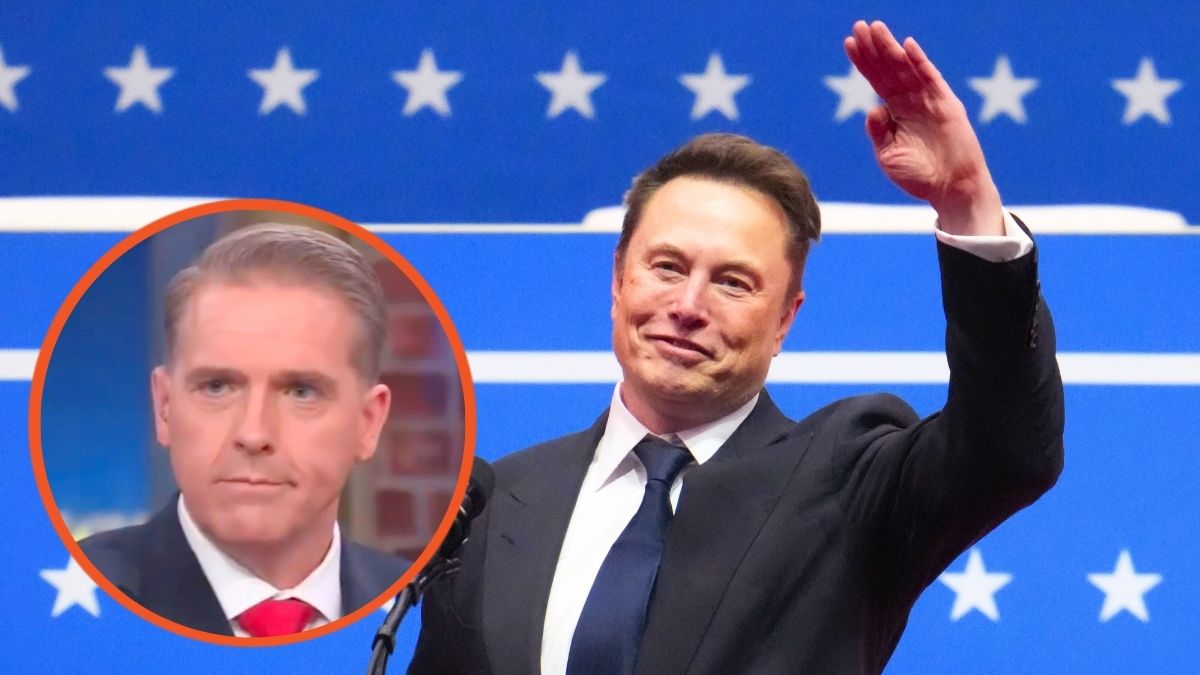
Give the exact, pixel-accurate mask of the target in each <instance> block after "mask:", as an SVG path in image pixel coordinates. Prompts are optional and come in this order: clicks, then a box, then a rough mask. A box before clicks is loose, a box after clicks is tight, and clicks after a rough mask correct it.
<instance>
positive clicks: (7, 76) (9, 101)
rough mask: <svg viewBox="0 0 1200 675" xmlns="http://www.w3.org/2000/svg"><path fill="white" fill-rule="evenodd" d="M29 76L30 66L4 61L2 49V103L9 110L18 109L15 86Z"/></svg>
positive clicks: (0, 59)
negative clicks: (10, 63) (15, 64)
mask: <svg viewBox="0 0 1200 675" xmlns="http://www.w3.org/2000/svg"><path fill="white" fill-rule="evenodd" d="M26 77H29V66H10V65H8V64H7V63H5V62H4V51H3V50H0V105H2V106H4V107H5V108H8V111H9V112H16V111H17V94H16V92H15V91H13V88H14V87H16V86H17V83H18V82H20V81H21V80H23V79H25V78H26Z"/></svg>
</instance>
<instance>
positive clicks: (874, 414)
mask: <svg viewBox="0 0 1200 675" xmlns="http://www.w3.org/2000/svg"><path fill="white" fill-rule="evenodd" d="M920 424H921V418H920V417H919V416H918V415H917V413H916V411H915V410H913V408H912V406H910V405H909V404H908V403H906V402H905V401H904V400H903V399H901V398H900V397H898V396H896V395H894V394H887V393H876V394H863V395H860V396H851V397H849V398H843V399H840V400H837V401H834V402H833V403H830V404H828V405H826V406H825V407H823V408H821V409H820V410H817V411H816V412H814V413H812V414H811V415H809V416H808V417H806V418H804V419H803V420H801V421H800V422H798V423H797V424H796V427H795V430H796V432H798V433H795V434H793V435H794V436H796V437H808V436H809V435H811V437H812V438H813V439H814V442H813V444H812V447H814V448H817V449H820V450H824V451H825V452H827V453H829V456H828V461H830V462H831V463H833V464H834V465H841V464H844V463H847V462H850V463H853V462H855V461H857V459H858V458H859V457H860V456H861V455H862V454H863V452H864V451H866V450H867V449H869V448H871V447H873V446H876V445H877V444H878V443H882V442H888V440H889V439H899V438H902V437H905V436H909V435H911V434H912V432H913V430H915V429H916V428H917V427H918V426H920Z"/></svg>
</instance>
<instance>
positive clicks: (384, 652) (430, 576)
mask: <svg viewBox="0 0 1200 675" xmlns="http://www.w3.org/2000/svg"><path fill="white" fill-rule="evenodd" d="M495 487H496V474H495V472H494V471H492V466H491V465H490V464H488V463H487V462H485V461H483V460H482V459H480V458H478V457H476V458H475V463H474V464H472V465H471V479H470V482H468V483H467V492H466V494H464V495H463V500H462V504H461V505H460V506H459V507H458V515H457V516H455V518H454V523H453V524H452V525H451V526H450V531H449V532H447V533H446V538H445V539H443V540H442V545H441V546H439V547H438V550H437V553H435V554H434V556H433V559H432V560H430V561H429V564H428V565H426V566H425V569H423V570H421V573H420V574H418V575H417V578H416V579H414V580H413V581H412V583H410V584H409V585H407V586H405V587H404V589H403V590H401V591H400V594H399V595H397V596H396V601H395V602H394V603H393V604H392V608H391V609H390V610H388V614H387V618H385V619H384V620H383V625H381V626H380V627H379V630H378V631H376V632H375V639H374V640H373V641H372V643H371V645H372V649H371V662H370V664H368V665H367V675H384V673H386V672H387V661H388V657H389V656H391V655H392V651H393V650H395V649H396V631H397V630H398V629H399V628H400V620H401V619H403V618H404V615H405V614H406V613H407V612H408V610H409V609H411V608H412V606H413V605H415V604H417V601H419V600H420V599H421V595H422V594H424V592H425V587H426V586H428V585H429V584H430V583H431V582H433V581H435V580H437V579H440V578H442V577H444V576H449V575H451V574H454V573H455V572H457V571H458V568H459V566H460V563H459V560H458V558H456V557H455V556H456V555H457V553H458V549H459V548H461V547H462V545H463V544H464V543H466V541H467V539H468V538H469V536H470V533H471V521H472V520H474V519H475V517H476V516H478V515H479V514H480V513H482V512H483V507H484V506H486V505H487V501H488V498H489V497H491V496H492V490H493V489H494V488H495Z"/></svg>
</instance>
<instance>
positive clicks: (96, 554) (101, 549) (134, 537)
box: [79, 525, 145, 587]
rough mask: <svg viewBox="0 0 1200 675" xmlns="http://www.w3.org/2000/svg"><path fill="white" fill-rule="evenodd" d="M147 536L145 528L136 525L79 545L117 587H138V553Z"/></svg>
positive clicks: (93, 563) (86, 540) (109, 532)
mask: <svg viewBox="0 0 1200 675" xmlns="http://www.w3.org/2000/svg"><path fill="white" fill-rule="evenodd" d="M144 536H145V526H144V525H133V526H130V527H122V528H120V529H116V530H109V531H107V532H100V533H98V534H93V535H92V536H90V537H87V538H86V539H83V540H81V541H80V542H79V548H80V549H82V550H83V554H84V555H85V556H87V559H88V561H90V562H91V563H92V565H94V566H95V567H96V569H97V570H99V571H100V574H103V575H104V577H105V578H106V579H108V580H109V581H111V582H112V583H113V584H115V585H117V586H126V587H136V585H137V577H138V566H137V563H136V561H137V557H138V556H137V553H138V551H139V550H140V548H141V547H142V540H143V538H144Z"/></svg>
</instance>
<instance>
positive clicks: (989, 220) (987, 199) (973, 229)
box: [931, 186, 1005, 236]
mask: <svg viewBox="0 0 1200 675" xmlns="http://www.w3.org/2000/svg"><path fill="white" fill-rule="evenodd" d="M931 206H933V209H934V211H936V212H937V216H938V219H937V222H938V228H939V229H941V230H942V231H943V232H946V233H949V234H954V235H965V236H980V235H1003V234H1004V231H1005V230H1004V209H1003V206H1002V205H1001V202H1000V193H999V191H997V190H996V188H995V186H992V187H991V188H990V189H987V190H981V191H979V192H977V193H974V194H969V195H962V196H956V197H947V198H945V199H942V200H940V201H938V202H937V203H931Z"/></svg>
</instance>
